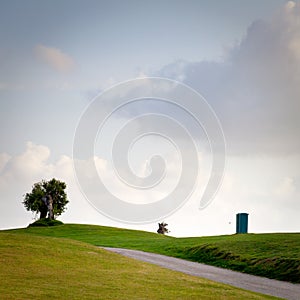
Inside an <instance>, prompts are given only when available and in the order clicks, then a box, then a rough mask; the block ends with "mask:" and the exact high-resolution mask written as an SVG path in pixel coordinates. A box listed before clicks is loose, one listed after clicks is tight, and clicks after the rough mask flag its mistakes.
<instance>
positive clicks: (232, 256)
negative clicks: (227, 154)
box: [10, 224, 300, 283]
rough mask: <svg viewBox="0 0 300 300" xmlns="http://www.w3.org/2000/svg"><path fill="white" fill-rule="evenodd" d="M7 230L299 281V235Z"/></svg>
mask: <svg viewBox="0 0 300 300" xmlns="http://www.w3.org/2000/svg"><path fill="white" fill-rule="evenodd" d="M10 232H15V233H22V234H24V233H26V234H30V235H42V236H52V237H60V238H68V239H73V240H77V241H81V242H85V243H89V244H91V245H95V246H107V247H119V248H128V249H139V250H143V251H148V252H155V253H160V254H166V255H169V256H174V257H180V258H184V259H189V260H192V261H197V262H203V263H207V264H211V265H215V266H220V267H225V268H230V269H233V270H237V271H241V272H246V273H249V274H255V275H261V276H265V277H269V278H275V279H279V280H285V281H290V282H294V283H300V234H299V233H275V234H245V235H243V234H242V235H229V236H216V237H199V238H198V237H197V238H174V237H169V236H162V235H158V234H155V233H150V232H144V231H137V230H127V229H118V228H112V227H103V226H94V225H78V224H66V225H63V226H57V227H48V228H26V229H18V230H13V231H10Z"/></svg>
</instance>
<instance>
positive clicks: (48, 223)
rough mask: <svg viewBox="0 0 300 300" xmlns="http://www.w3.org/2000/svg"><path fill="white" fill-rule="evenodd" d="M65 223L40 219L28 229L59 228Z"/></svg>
mask: <svg viewBox="0 0 300 300" xmlns="http://www.w3.org/2000/svg"><path fill="white" fill-rule="evenodd" d="M63 224H64V223H63V222H61V221H58V220H51V219H48V218H43V219H39V220H37V221H35V222H33V223H31V224H29V226H28V227H47V226H59V225H63Z"/></svg>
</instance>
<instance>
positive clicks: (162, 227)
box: [157, 222, 169, 234]
mask: <svg viewBox="0 0 300 300" xmlns="http://www.w3.org/2000/svg"><path fill="white" fill-rule="evenodd" d="M167 226H168V224H167V223H165V222H162V223H158V229H157V233H160V234H165V233H168V232H169V230H168V228H167Z"/></svg>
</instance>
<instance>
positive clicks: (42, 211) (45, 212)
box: [40, 209, 47, 219]
mask: <svg viewBox="0 0 300 300" xmlns="http://www.w3.org/2000/svg"><path fill="white" fill-rule="evenodd" d="M46 217H47V209H46V210H44V209H43V210H41V211H40V219H44V218H46Z"/></svg>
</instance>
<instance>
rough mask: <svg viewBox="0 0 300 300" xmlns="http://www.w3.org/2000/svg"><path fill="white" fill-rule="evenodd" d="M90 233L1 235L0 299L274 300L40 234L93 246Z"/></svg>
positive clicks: (64, 230) (61, 229)
mask: <svg viewBox="0 0 300 300" xmlns="http://www.w3.org/2000/svg"><path fill="white" fill-rule="evenodd" d="M68 228H69V229H68ZM88 228H90V227H86V226H77V229H76V226H75V225H65V226H63V227H62V226H61V227H59V226H58V227H55V230H54V231H51V230H50V231H49V230H48V229H49V228H39V230H37V228H30V229H29V230H19V231H2V232H0V254H1V255H0V295H1V296H0V298H1V299H75V300H76V299H118V300H119V299H147V300H149V299H275V298H273V297H269V296H264V295H259V294H256V293H252V292H248V291H244V290H241V289H238V288H234V287H230V286H227V285H224V284H219V283H215V282H212V281H209V280H206V279H202V278H198V277H193V276H189V275H185V274H182V273H179V272H175V271H170V270H167V269H163V268H160V267H158V266H154V265H151V264H147V263H143V262H139V261H136V260H132V259H129V258H126V257H122V256H120V255H117V254H115V253H111V252H108V251H105V250H102V249H100V248H99V247H96V246H93V245H91V244H88V243H84V242H79V241H74V240H70V239H63V238H54V237H47V236H38V235H36V234H44V233H47V234H49V235H62V234H63V233H64V235H65V234H66V233H67V232H68V230H69V231H70V233H71V232H72V229H73V234H75V235H73V237H75V236H76V232H77V234H78V230H79V231H81V233H82V237H84V236H85V237H86V238H88V239H89V240H90V241H91V238H92V236H91V234H88V232H85V230H86V229H88ZM52 229H54V227H52ZM98 229H99V230H100V231H102V233H104V232H106V233H107V235H106V240H107V241H108V240H109V239H110V240H112V237H110V238H109V237H108V231H114V230H113V229H107V230H106V229H105V228H98ZM95 231H97V228H94V233H95ZM29 233H31V234H29ZM32 233H34V234H32ZM135 234H136V235H137V236H138V235H139V234H142V233H135ZM142 235H143V234H142ZM145 235H146V236H147V235H148V234H145ZM137 236H136V237H137ZM123 237H125V236H123ZM77 238H78V235H77ZM98 239H101V237H98Z"/></svg>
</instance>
